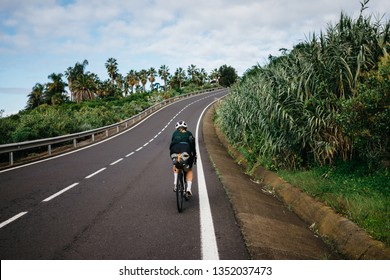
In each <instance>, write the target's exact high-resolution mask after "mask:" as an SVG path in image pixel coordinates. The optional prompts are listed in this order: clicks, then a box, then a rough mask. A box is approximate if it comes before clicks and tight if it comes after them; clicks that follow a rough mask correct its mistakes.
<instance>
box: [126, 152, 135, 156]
mask: <svg viewBox="0 0 390 280" xmlns="http://www.w3.org/2000/svg"><path fill="white" fill-rule="evenodd" d="M134 154H135V153H134V152H131V153H130V154H128V155H126V157H130V156H132V155H134Z"/></svg>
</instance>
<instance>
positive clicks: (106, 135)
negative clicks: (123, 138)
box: [106, 129, 108, 137]
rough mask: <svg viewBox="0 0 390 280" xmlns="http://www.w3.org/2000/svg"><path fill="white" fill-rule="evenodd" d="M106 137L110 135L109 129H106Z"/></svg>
mask: <svg viewBox="0 0 390 280" xmlns="http://www.w3.org/2000/svg"><path fill="white" fill-rule="evenodd" d="M106 137H108V129H106Z"/></svg>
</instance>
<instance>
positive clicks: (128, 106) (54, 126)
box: [0, 58, 238, 144]
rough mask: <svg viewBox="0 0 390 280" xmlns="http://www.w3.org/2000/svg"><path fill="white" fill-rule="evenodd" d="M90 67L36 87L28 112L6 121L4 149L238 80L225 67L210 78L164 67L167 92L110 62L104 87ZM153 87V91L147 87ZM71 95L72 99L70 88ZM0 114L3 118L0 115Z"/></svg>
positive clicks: (151, 76)
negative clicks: (170, 71)
mask: <svg viewBox="0 0 390 280" xmlns="http://www.w3.org/2000/svg"><path fill="white" fill-rule="evenodd" d="M87 65H88V61H86V60H85V61H84V62H83V63H76V64H75V66H74V67H69V68H68V69H67V70H66V72H65V76H66V77H67V83H65V82H64V81H63V77H64V75H62V74H61V73H60V74H55V73H53V74H51V75H49V76H48V78H49V80H50V82H48V83H46V84H40V83H37V84H36V85H35V86H34V87H33V88H32V91H31V93H30V94H29V96H28V97H29V98H28V101H27V106H26V109H25V110H23V111H20V112H19V113H18V114H15V115H12V116H9V117H4V118H2V117H1V114H0V144H7V143H13V142H22V141H27V140H34V139H40V138H47V137H54V136H59V135H64V134H69V133H75V132H80V131H85V130H89V129H93V128H98V127H102V126H105V125H109V124H112V123H115V122H118V121H120V120H124V119H126V118H129V117H131V116H133V115H135V114H137V113H139V112H140V111H142V110H144V109H145V108H147V107H149V106H151V105H153V104H155V103H157V102H160V101H162V100H163V99H164V98H169V97H172V96H175V95H179V94H183V93H188V92H191V91H196V90H198V89H204V88H210V87H216V86H219V85H221V86H229V85H230V83H234V82H235V81H236V79H237V78H238V77H237V74H236V71H235V70H234V68H232V67H231V66H227V65H223V66H221V67H220V68H219V69H214V70H213V71H212V72H211V74H210V75H208V74H207V73H206V71H205V70H204V69H203V68H202V69H198V68H197V67H196V66H195V65H190V66H189V67H188V69H187V73H188V75H186V73H185V71H184V70H183V69H182V68H178V69H177V70H176V71H175V74H174V75H171V74H170V73H169V68H168V67H167V66H165V65H163V66H161V68H160V69H159V71H158V75H159V76H160V77H161V79H162V81H164V86H160V85H159V84H156V83H155V80H156V79H155V78H156V75H157V72H156V71H155V70H154V69H153V68H150V69H149V70H148V71H146V70H141V71H134V70H130V71H129V73H128V75H127V76H126V77H125V78H123V76H122V75H121V74H119V73H118V64H117V61H116V60H115V59H113V58H110V59H108V60H107V63H106V68H107V72H108V75H109V77H110V79H109V80H106V81H103V82H102V81H101V80H100V79H99V78H98V77H97V75H96V74H93V73H90V72H86V71H85V68H86V66H87ZM148 82H149V83H150V90H148V89H147V88H146V84H147V83H148ZM67 87H68V89H69V91H70V92H69V94H67V92H66V88H67ZM0 113H1V112H0Z"/></svg>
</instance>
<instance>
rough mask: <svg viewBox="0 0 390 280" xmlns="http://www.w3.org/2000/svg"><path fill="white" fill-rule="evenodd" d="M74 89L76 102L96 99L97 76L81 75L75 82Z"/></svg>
mask: <svg viewBox="0 0 390 280" xmlns="http://www.w3.org/2000/svg"><path fill="white" fill-rule="evenodd" d="M72 88H73V92H74V99H75V101H76V102H80V101H83V100H92V99H94V98H95V92H96V90H97V83H96V80H95V75H94V74H91V73H85V74H83V75H79V76H78V77H77V78H76V79H75V80H74V81H73V83H72Z"/></svg>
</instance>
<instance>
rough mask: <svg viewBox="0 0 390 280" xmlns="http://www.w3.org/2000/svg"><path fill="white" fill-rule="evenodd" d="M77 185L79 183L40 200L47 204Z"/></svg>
mask: <svg viewBox="0 0 390 280" xmlns="http://www.w3.org/2000/svg"><path fill="white" fill-rule="evenodd" d="M78 184H79V183H74V184H72V185H70V186H68V187H66V188H65V189H63V190H61V191H59V192H56V193H55V194H53V195H51V196H49V197H48V198H45V199H44V200H42V202H48V201H50V200H52V199H53V198H55V197H57V196H59V195H60V194H63V193H64V192H66V191H68V190H70V189H71V188H73V187H75V186H77V185H78Z"/></svg>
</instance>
